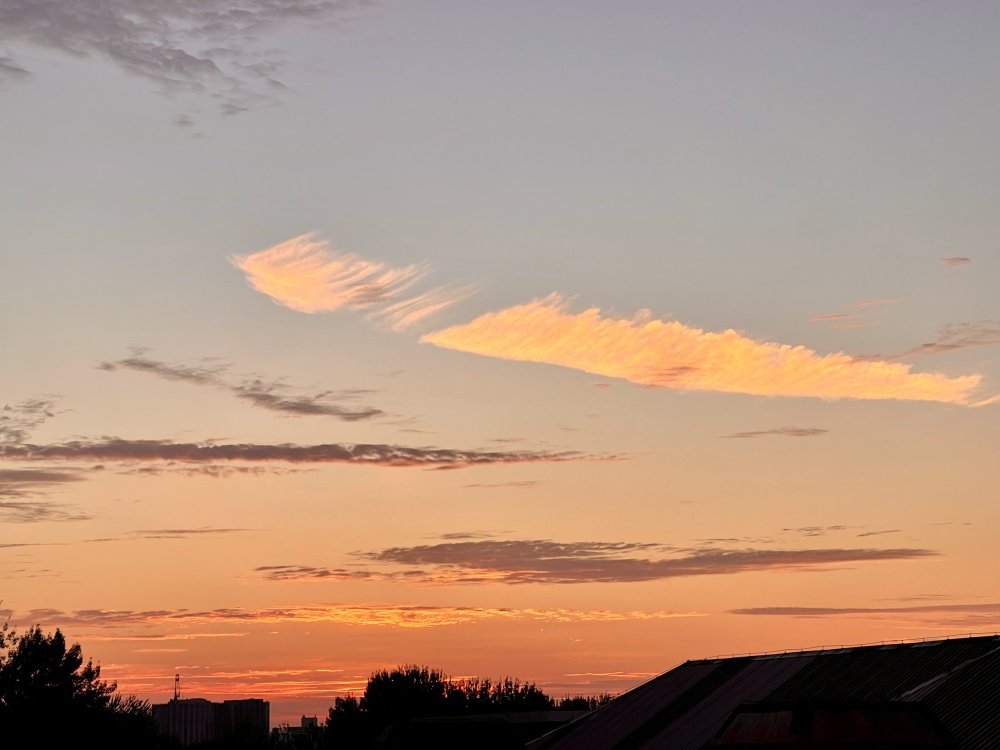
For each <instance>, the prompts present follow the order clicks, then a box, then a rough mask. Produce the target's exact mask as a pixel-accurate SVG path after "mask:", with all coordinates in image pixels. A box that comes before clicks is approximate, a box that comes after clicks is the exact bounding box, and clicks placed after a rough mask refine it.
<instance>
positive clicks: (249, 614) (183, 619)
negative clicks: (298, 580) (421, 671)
mask: <svg viewBox="0 0 1000 750" xmlns="http://www.w3.org/2000/svg"><path fill="white" fill-rule="evenodd" d="M692 616H697V613H694V612H672V611H666V610H652V611H628V612H614V611H609V610H578V609H507V608H496V607H446V606H423V605H401V604H348V603H333V604H310V605H305V606H294V607H271V608H268V609H257V610H251V609H241V608H219V609H212V610H206V611H192V610H186V609H173V610H147V611H131V610H100V609H85V610H77V611H75V612H62V611H60V610H56V609H35V610H31V611H30V612H28V613H27V618H28V620H29V621H30V622H43V623H46V624H49V623H51V624H60V625H75V626H78V627H87V626H90V627H101V628H107V627H127V626H137V625H140V626H141V625H170V624H178V625H180V624H186V623H192V622H197V623H230V624H231V623H245V624H252V623H272V624H273V623H295V622H302V623H333V624H341V625H362V626H376V627H400V628H433V627H441V626H444V625H463V624H466V623H471V622H477V621H483V620H496V619H503V620H541V621H548V622H618V621H623V620H662V619H668V618H673V617H692Z"/></svg>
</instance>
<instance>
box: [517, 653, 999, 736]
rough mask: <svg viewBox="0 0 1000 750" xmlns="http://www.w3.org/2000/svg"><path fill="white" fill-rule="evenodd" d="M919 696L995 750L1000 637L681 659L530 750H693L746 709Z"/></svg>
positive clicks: (960, 732)
mask: <svg viewBox="0 0 1000 750" xmlns="http://www.w3.org/2000/svg"><path fill="white" fill-rule="evenodd" d="M916 699H922V700H923V701H924V702H925V703H926V704H927V706H929V707H930V709H931V710H932V711H933V712H934V714H935V715H936V716H938V718H939V719H940V720H941V721H942V723H943V724H944V726H945V727H946V728H947V729H948V731H949V732H951V733H952V735H953V736H954V738H955V739H956V741H957V747H958V748H959V749H960V750H997V748H1000V638H998V637H994V636H985V637H975V638H961V639H953V640H947V641H934V642H927V643H911V644H893V645H882V646H861V647H855V648H841V649H837V650H835V651H809V652H798V653H786V654H780V655H768V656H751V657H736V658H730V659H716V660H706V661H693V662H686V663H685V664H682V665H681V666H679V667H677V668H676V669H674V670H673V671H671V672H667V673H666V674H664V675H661V676H660V677H658V678H656V679H654V680H651V681H650V682H648V683H646V684H645V685H642V686H640V687H638V688H636V689H635V690H632V691H630V692H628V693H626V694H625V695H623V696H621V697H620V698H618V699H616V700H615V701H613V702H612V703H611V704H609V705H608V706H605V707H604V708H602V709H601V710H599V711H596V712H594V713H593V714H592V715H591V716H589V717H588V718H587V719H585V720H583V721H581V722H577V723H576V724H574V725H571V726H569V727H567V728H566V729H565V731H563V732H560V733H558V736H551V737H549V738H548V739H546V741H545V742H544V743H541V744H535V743H533V744H532V747H533V750H569V749H570V748H572V749H573V750H697V748H700V747H701V746H702V745H704V743H705V742H707V741H708V740H710V739H711V738H712V737H714V736H715V735H716V733H717V732H718V731H719V730H720V729H721V728H722V726H723V724H724V722H725V721H726V719H727V718H728V717H729V716H730V714H731V713H732V711H733V710H734V709H735V708H736V707H737V706H739V705H740V704H743V703H750V702H754V701H764V702H768V703H772V702H781V703H788V702H793V701H803V700H848V701H878V702H882V701H898V700H911V701H913V700H916Z"/></svg>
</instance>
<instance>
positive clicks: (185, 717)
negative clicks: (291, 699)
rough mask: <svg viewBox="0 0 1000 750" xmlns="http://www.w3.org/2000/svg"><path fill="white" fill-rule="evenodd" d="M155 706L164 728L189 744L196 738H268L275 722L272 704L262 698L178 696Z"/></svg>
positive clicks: (161, 726) (156, 716)
mask: <svg viewBox="0 0 1000 750" xmlns="http://www.w3.org/2000/svg"><path fill="white" fill-rule="evenodd" d="M152 708H153V719H154V720H155V721H156V725H157V726H158V727H159V729H160V731H161V732H162V733H163V734H166V735H170V736H171V737H174V738H175V739H177V740H178V741H179V742H180V743H181V745H183V746H185V747H186V746H187V745H192V744H194V743H196V742H209V741H233V740H250V739H255V738H257V739H259V738H266V737H267V735H268V730H269V727H270V724H271V704H270V703H268V702H267V701H265V700H261V699H260V698H246V699H244V700H228V701H223V702H222V703H212V702H211V701H207V700H205V699H204V698H180V697H179V696H178V697H174V698H171V699H170V700H169V701H167V702H166V703H158V704H154V705H153V707H152Z"/></svg>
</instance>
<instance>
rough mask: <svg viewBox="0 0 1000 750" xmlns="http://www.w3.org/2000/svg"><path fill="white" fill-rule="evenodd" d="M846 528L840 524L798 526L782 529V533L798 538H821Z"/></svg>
mask: <svg viewBox="0 0 1000 750" xmlns="http://www.w3.org/2000/svg"><path fill="white" fill-rule="evenodd" d="M846 530H847V527H846V526H844V525H842V524H833V525H831V526H799V527H798V528H794V529H782V531H784V532H790V533H792V534H798V535H800V536H823V535H824V534H828V533H829V532H831V531H846Z"/></svg>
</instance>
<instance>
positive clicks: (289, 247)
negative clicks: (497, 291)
mask: <svg viewBox="0 0 1000 750" xmlns="http://www.w3.org/2000/svg"><path fill="white" fill-rule="evenodd" d="M230 260H231V261H232V263H233V265H234V266H236V267H237V268H239V269H240V270H241V271H243V273H245V274H246V277H247V282H249V284H250V286H252V287H253V288H254V289H256V290H257V291H258V292H261V293H263V294H266V295H267V296H268V297H270V298H271V299H272V300H274V301H275V302H277V303H278V304H279V305H284V306H285V307H290V308H291V309H292V310H297V311H299V312H304V313H319V312H331V311H333V310H339V309H341V308H345V309H349V310H367V311H368V313H369V317H371V318H375V319H377V320H379V321H381V322H382V323H383V324H384V325H386V326H388V327H389V328H391V329H392V330H394V331H401V330H404V329H406V328H409V327H410V326H412V325H415V324H416V323H419V322H420V321H422V320H423V319H424V318H427V317H429V316H431V315H434V314H435V313H438V312H440V311H441V310H444V309H445V308H447V307H449V306H450V305H453V304H454V303H455V302H458V301H459V300H462V299H465V298H466V297H468V296H469V294H471V293H472V288H471V287H461V288H459V287H449V286H443V287H438V288H436V289H431V290H430V291H426V292H422V293H420V294H417V295H416V296H412V297H403V292H405V291H406V290H407V289H409V288H410V287H411V286H412V285H413V284H415V283H416V282H417V281H419V280H420V279H421V278H423V276H424V275H425V272H426V269H425V268H424V266H422V265H409V266H403V267H401V268H394V267H392V266H389V265H387V264H385V263H381V262H379V261H371V260H366V259H365V258H362V257H361V256H359V255H355V254H353V253H344V252H338V251H336V250H332V249H330V246H329V243H327V242H326V241H325V240H321V239H317V238H316V235H315V234H303V235H300V236H299V237H293V238H292V239H290V240H287V241H285V242H282V243H280V244H277V245H275V246H274V247H270V248H268V249H267V250H261V251H260V252H257V253H253V254H251V255H233V256H232V258H231V259H230Z"/></svg>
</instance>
